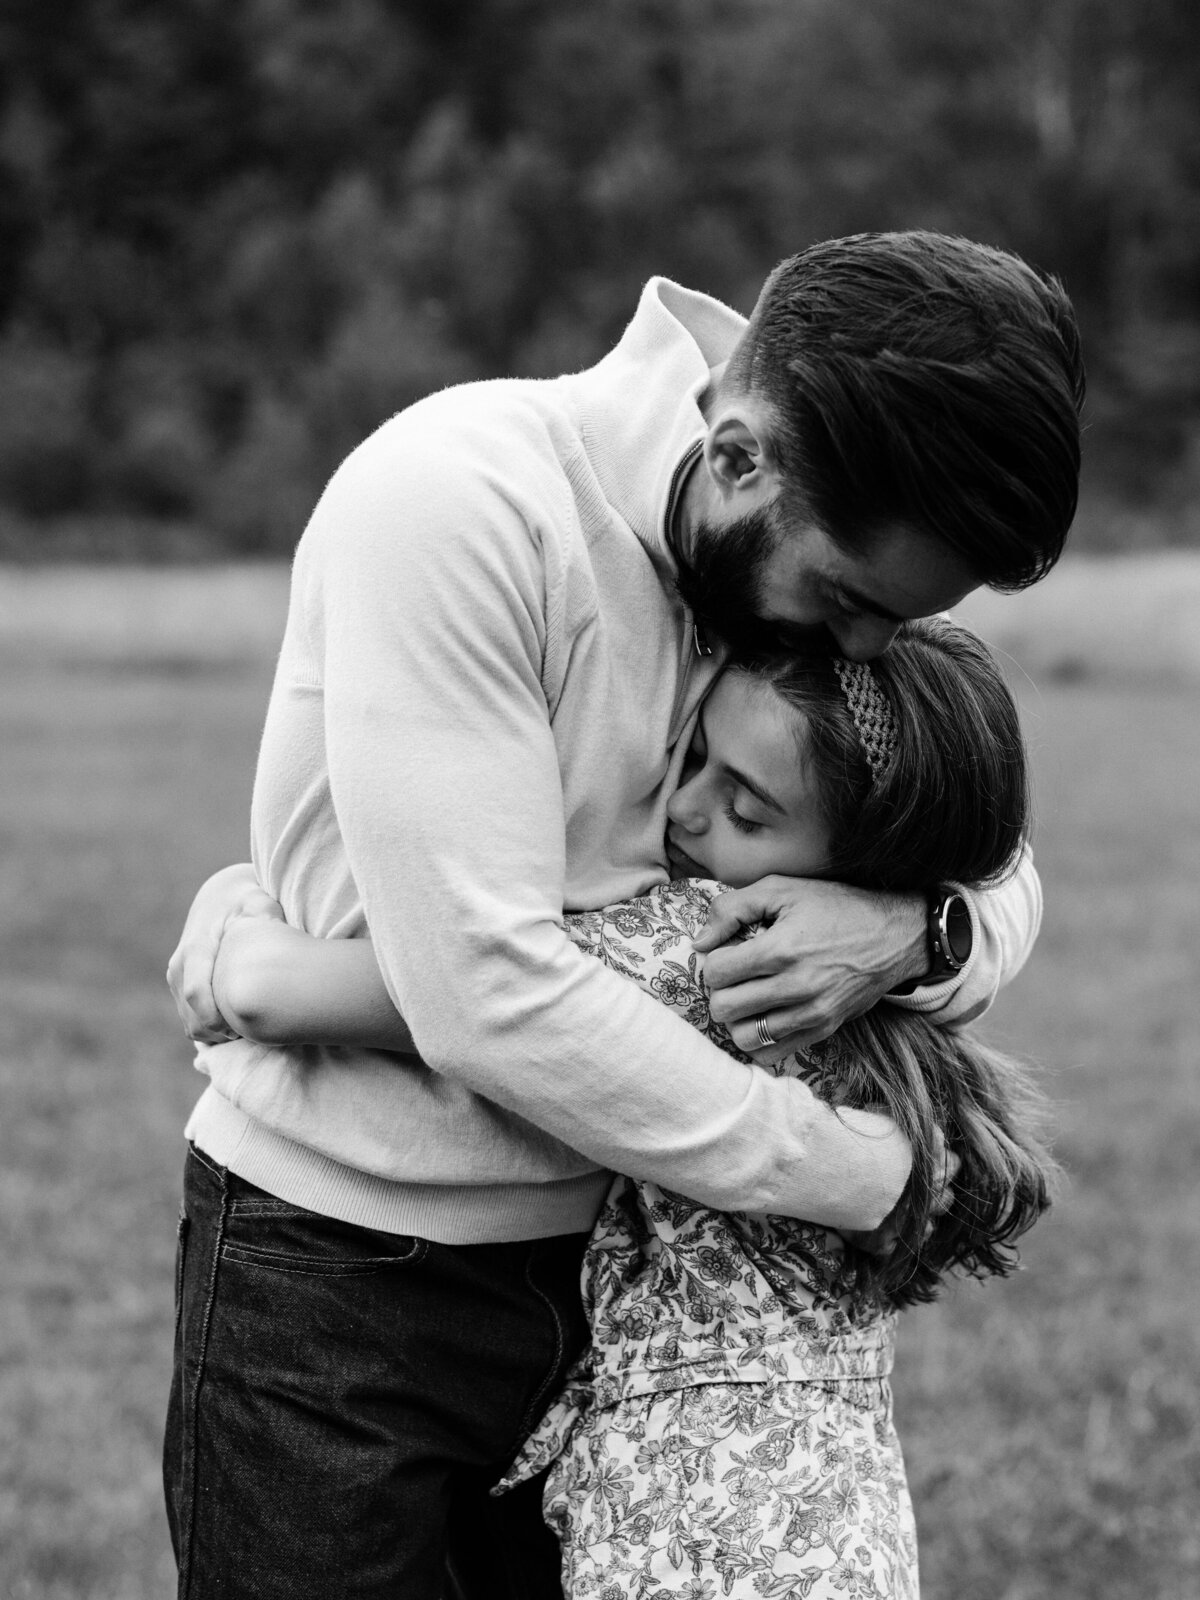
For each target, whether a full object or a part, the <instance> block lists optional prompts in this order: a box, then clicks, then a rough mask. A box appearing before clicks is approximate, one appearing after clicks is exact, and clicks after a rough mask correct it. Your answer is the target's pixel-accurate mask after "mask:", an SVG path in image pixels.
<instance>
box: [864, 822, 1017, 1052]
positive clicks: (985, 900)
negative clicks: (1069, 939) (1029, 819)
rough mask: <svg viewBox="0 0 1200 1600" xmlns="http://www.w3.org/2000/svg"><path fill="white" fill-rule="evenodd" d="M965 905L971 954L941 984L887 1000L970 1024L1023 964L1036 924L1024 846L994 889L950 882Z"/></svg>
mask: <svg viewBox="0 0 1200 1600" xmlns="http://www.w3.org/2000/svg"><path fill="white" fill-rule="evenodd" d="M952 887H954V888H957V889H958V890H959V891H960V893H961V894H962V896H963V898H964V899H965V900H966V902H967V904H968V906H969V907H970V909H971V927H972V936H973V937H972V942H971V958H970V960H969V961H968V962H967V964H966V966H965V967H964V968H963V970H962V971H961V972H959V973H956V974H955V975H954V977H953V978H949V979H947V980H946V981H945V982H944V983H938V984H928V985H926V986H925V987H923V988H918V989H914V990H913V992H912V994H910V995H905V996H903V997H897V996H893V997H892V1004H893V1005H897V1006H902V1007H904V1008H905V1009H906V1010H909V1011H924V1012H926V1013H928V1015H929V1017H930V1019H931V1020H932V1021H934V1022H938V1023H955V1024H961V1023H965V1022H973V1021H974V1019H975V1018H976V1017H979V1016H982V1015H983V1013H984V1012H985V1011H986V1010H987V1009H988V1007H989V1006H990V1005H991V1003H992V1001H993V1000H994V999H995V998H996V996H997V994H998V993H999V992H1000V990H1001V988H1002V987H1003V986H1004V985H1005V984H1006V983H1008V982H1009V980H1010V979H1012V978H1015V977H1016V975H1017V973H1018V972H1020V970H1021V968H1022V967H1023V966H1024V965H1025V962H1026V960H1027V959H1028V957H1029V952H1030V951H1031V950H1032V949H1033V944H1034V940H1035V939H1036V938H1037V936H1038V929H1039V928H1040V927H1041V922H1042V885H1041V880H1040V879H1039V877H1038V874H1037V869H1036V867H1035V866H1034V864H1033V853H1032V851H1031V850H1030V848H1029V846H1028V845H1026V846H1025V848H1024V850H1023V852H1022V854H1021V860H1020V862H1019V864H1018V866H1017V870H1016V872H1014V873H1013V875H1012V877H1011V878H1008V879H1006V880H1005V882H1004V883H1002V884H1000V885H999V886H998V887H997V888H994V889H968V888H967V887H966V886H965V885H963V884H955V885H953V886H952Z"/></svg>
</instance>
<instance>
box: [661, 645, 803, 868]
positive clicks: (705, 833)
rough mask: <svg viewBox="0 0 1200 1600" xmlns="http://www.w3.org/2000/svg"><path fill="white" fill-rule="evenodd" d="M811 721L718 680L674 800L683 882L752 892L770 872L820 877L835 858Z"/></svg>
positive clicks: (675, 864) (671, 840)
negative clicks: (813, 768)
mask: <svg viewBox="0 0 1200 1600" xmlns="http://www.w3.org/2000/svg"><path fill="white" fill-rule="evenodd" d="M806 743H807V729H806V727H805V721H804V717H803V714H802V713H801V712H798V711H796V710H795V709H794V708H793V707H791V706H789V705H787V704H786V702H785V701H783V700H782V699H781V698H780V697H779V696H778V695H777V694H776V693H775V691H774V690H773V689H771V688H770V687H769V686H768V685H767V684H764V683H762V682H760V681H759V680H758V679H755V678H752V677H750V676H748V675H747V674H746V673H744V672H736V671H734V672H726V673H724V674H723V675H722V676H721V677H720V678H718V679H717V682H716V684H715V686H714V687H713V690H712V693H711V694H710V695H709V697H708V699H707V700H706V701H705V703H704V705H703V706H702V707H701V711H700V720H699V722H698V723H697V726H696V737H695V739H694V740H693V741H692V748H691V750H690V752H689V754H688V760H687V764H686V766H685V767H684V771H683V780H682V782H681V783H680V786H679V788H678V789H677V790H676V791H675V793H674V794H673V795H672V796H671V798H670V800H669V801H668V802H667V816H668V817H669V818H670V826H669V827H668V828H667V860H668V864H669V866H670V869H671V874H672V876H673V877H676V878H715V879H717V880H718V881H719V882H721V883H727V884H729V885H730V886H731V887H732V888H735V889H740V888H744V887H745V885H746V884H748V883H756V882H757V881H758V879H759V878H765V877H766V876H767V875H768V874H769V873H772V872H779V873H783V874H785V875H786V876H787V877H789V878H816V877H820V876H821V875H822V874H823V873H824V872H825V870H826V868H827V866H828V862H829V856H830V840H829V829H828V827H827V826H826V824H825V822H824V820H823V818H822V816H821V810H820V806H819V804H818V797H817V791H816V788H815V785H814V783H813V781H812V778H811V775H810V770H809V762H808V760H807V758H806V755H805V746H806Z"/></svg>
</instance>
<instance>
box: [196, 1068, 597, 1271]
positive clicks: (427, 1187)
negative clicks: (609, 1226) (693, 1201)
mask: <svg viewBox="0 0 1200 1600" xmlns="http://www.w3.org/2000/svg"><path fill="white" fill-rule="evenodd" d="M185 1133H186V1136H187V1138H189V1139H190V1140H192V1141H193V1142H194V1143H195V1144H196V1145H197V1146H198V1147H199V1148H200V1149H201V1150H203V1151H204V1153H205V1155H207V1156H209V1157H210V1158H211V1159H212V1160H213V1161H215V1162H217V1163H218V1165H220V1166H223V1167H228V1168H229V1170H230V1172H233V1173H236V1174H237V1176H238V1177H239V1178H244V1179H245V1180H246V1182H247V1183H253V1184H256V1185H257V1186H258V1188H260V1189H265V1190H266V1191H267V1193H268V1194H273V1195H275V1196H276V1197H277V1198H278V1199H280V1200H286V1201H287V1202H288V1204H289V1205H294V1206H302V1207H303V1208H304V1209H305V1210H306V1211H316V1212H318V1213H319V1214H320V1215H321V1216H325V1217H336V1218H337V1219H338V1220H339V1221H341V1222H350V1223H354V1224H355V1225H357V1226H358V1227H361V1228H378V1229H380V1230H381V1231H382V1232H384V1233H397V1234H403V1235H405V1236H415V1237H417V1238H420V1239H431V1240H433V1241H434V1242H435V1243H437V1244H510V1243H513V1242H514V1241H516V1240H520V1239H549V1238H555V1237H557V1236H558V1235H560V1234H564V1233H588V1232H590V1231H591V1227H592V1224H593V1223H594V1222H595V1220H596V1214H597V1212H598V1211H599V1210H600V1206H601V1205H602V1203H603V1201H604V1197H605V1195H606V1194H607V1193H608V1188H609V1184H610V1183H611V1182H612V1174H611V1173H609V1172H599V1171H598V1172H587V1173H584V1174H583V1175H582V1176H581V1177H572V1178H558V1179H549V1180H547V1181H546V1182H539V1183H503V1184H501V1183H482V1184H452V1183H447V1184H440V1183H439V1184H435V1183H408V1182H404V1181H403V1180H400V1179H395V1178H381V1177H378V1176H376V1175H375V1174H373V1173H369V1172H359V1171H357V1170H356V1169H355V1168H354V1167H347V1166H344V1165H343V1164H342V1163H341V1162H340V1161H334V1160H333V1159H332V1158H331V1157H329V1156H326V1155H322V1154H321V1153H320V1152H319V1151H317V1150H310V1149H309V1148H308V1147H307V1146H306V1145H302V1144H297V1143H296V1142H295V1141H294V1140H292V1139H286V1138H284V1137H283V1136H282V1134H278V1133H275V1132H273V1131H272V1130H271V1129H270V1128H267V1127H264V1126H263V1124H262V1123H261V1122H256V1121H255V1120H254V1118H253V1117H249V1116H247V1115H246V1113H245V1112H244V1111H239V1110H238V1109H237V1107H236V1106H233V1105H230V1103H229V1101H228V1100H225V1099H223V1098H222V1096H221V1095H219V1094H218V1093H217V1091H216V1090H215V1089H213V1088H211V1087H210V1088H209V1089H207V1090H206V1091H205V1093H204V1094H203V1095H202V1096H201V1098H200V1101H199V1102H198V1104H197V1105H196V1108H195V1110H194V1111H193V1112H192V1115H191V1117H190V1118H189V1120H188V1125H187V1128H186V1129H185Z"/></svg>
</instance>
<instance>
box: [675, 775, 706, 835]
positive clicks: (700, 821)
mask: <svg viewBox="0 0 1200 1600" xmlns="http://www.w3.org/2000/svg"><path fill="white" fill-rule="evenodd" d="M699 801H700V795H699V784H698V780H697V779H696V778H691V779H689V780H688V782H687V783H681V784H680V785H679V788H678V789H676V791H675V793H674V794H673V795H672V796H671V798H670V799H669V800H668V801H667V815H668V817H670V819H671V821H672V822H676V823H678V824H679V826H680V827H681V828H683V829H685V830H686V831H687V832H688V833H703V831H704V812H703V809H702V807H701V806H700V803H699Z"/></svg>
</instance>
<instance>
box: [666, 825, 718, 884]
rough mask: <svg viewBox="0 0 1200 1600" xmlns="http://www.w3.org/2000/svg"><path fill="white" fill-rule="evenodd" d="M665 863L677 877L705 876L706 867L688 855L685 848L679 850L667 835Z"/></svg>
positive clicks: (706, 873) (706, 875) (707, 874)
mask: <svg viewBox="0 0 1200 1600" xmlns="http://www.w3.org/2000/svg"><path fill="white" fill-rule="evenodd" d="M667 864H668V866H669V867H670V868H671V871H672V873H673V874H674V876H675V877H677V878H707V877H708V876H709V873H708V869H707V868H706V867H704V866H703V865H702V864H701V863H700V862H699V861H697V860H695V858H694V857H692V856H689V855H688V853H687V851H686V850H681V849H680V848H679V846H678V845H677V844H676V843H675V841H674V839H672V838H671V836H670V834H668V835H667Z"/></svg>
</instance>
